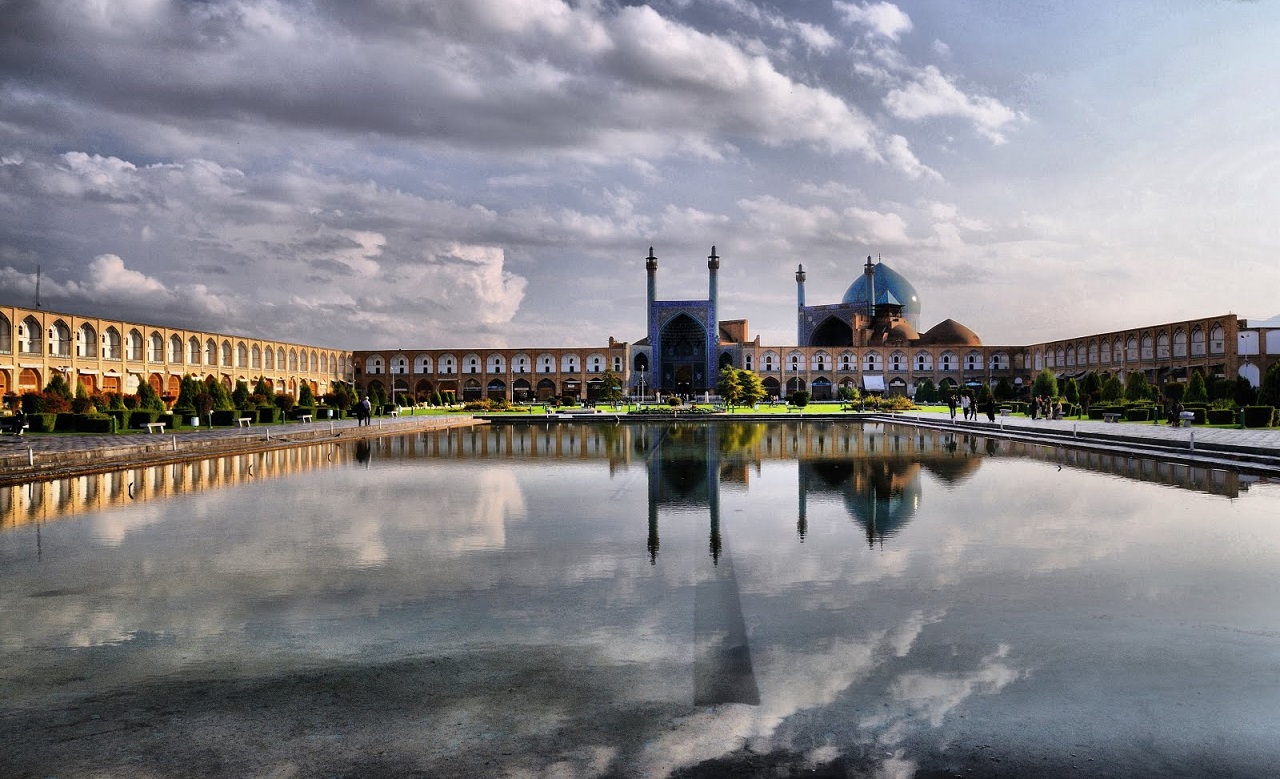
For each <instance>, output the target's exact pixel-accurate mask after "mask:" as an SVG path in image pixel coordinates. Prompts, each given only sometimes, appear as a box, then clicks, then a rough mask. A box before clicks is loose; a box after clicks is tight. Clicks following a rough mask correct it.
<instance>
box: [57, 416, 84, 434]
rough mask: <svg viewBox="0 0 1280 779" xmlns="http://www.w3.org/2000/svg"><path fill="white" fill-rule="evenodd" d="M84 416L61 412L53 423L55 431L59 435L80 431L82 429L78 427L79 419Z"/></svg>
mask: <svg viewBox="0 0 1280 779" xmlns="http://www.w3.org/2000/svg"><path fill="white" fill-rule="evenodd" d="M83 416H85V415H84V414H72V413H70V412H68V411H60V412H58V414H57V415H56V418H55V419H54V421H53V429H54V430H55V431H57V432H59V433H70V432H72V431H75V430H79V429H80V428H79V427H78V426H77V422H78V420H79V418H80V417H83Z"/></svg>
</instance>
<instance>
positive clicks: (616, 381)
mask: <svg viewBox="0 0 1280 779" xmlns="http://www.w3.org/2000/svg"><path fill="white" fill-rule="evenodd" d="M600 381H602V382H603V385H602V386H601V388H600V400H603V401H604V402H605V403H620V402H622V400H623V399H625V398H626V396H627V394H626V392H625V391H623V389H622V379H620V378H619V377H618V374H616V373H614V372H613V371H610V370H606V371H605V372H604V375H603V376H601V377H600Z"/></svg>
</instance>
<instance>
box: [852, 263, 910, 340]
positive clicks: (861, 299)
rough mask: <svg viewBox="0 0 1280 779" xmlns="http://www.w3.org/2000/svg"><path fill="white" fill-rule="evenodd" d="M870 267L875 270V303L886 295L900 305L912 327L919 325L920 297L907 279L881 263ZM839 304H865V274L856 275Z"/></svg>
mask: <svg viewBox="0 0 1280 779" xmlns="http://www.w3.org/2000/svg"><path fill="white" fill-rule="evenodd" d="M872 267H873V268H874V269H875V270H874V271H873V273H874V276H875V280H876V302H877V303H879V302H880V301H881V300H883V299H884V298H885V295H886V294H888V295H889V296H890V300H894V301H896V302H897V303H899V304H901V305H902V315H903V316H905V317H906V318H907V319H908V320H910V322H911V323H912V325H917V324H919V321H920V296H919V295H917V294H916V288H915V287H913V286H911V282H909V281H907V277H906V276H903V275H902V274H901V273H898V272H897V271H896V270H894V269H893V268H890V267H889V266H888V265H885V264H884V263H883V262H878V263H876V264H875V265H873V266H872ZM841 302H843V303H853V304H855V305H865V304H866V302H867V276H866V274H865V273H859V274H858V278H856V279H854V281H853V283H852V284H850V285H849V289H847V290H845V293H844V299H843V300H842V301H841Z"/></svg>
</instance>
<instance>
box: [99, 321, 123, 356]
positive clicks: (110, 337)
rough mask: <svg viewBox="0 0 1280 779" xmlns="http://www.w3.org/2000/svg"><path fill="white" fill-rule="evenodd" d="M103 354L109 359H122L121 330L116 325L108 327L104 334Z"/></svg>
mask: <svg viewBox="0 0 1280 779" xmlns="http://www.w3.org/2000/svg"><path fill="white" fill-rule="evenodd" d="M102 356H103V358H104V359H107V360H118V359H120V331H119V330H117V329H115V327H108V328H107V332H105V333H103V334H102Z"/></svg>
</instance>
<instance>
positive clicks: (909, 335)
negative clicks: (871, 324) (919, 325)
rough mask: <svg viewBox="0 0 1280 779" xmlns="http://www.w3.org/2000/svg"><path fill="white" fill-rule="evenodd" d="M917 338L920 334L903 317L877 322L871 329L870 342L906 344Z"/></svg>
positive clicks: (917, 339)
mask: <svg viewBox="0 0 1280 779" xmlns="http://www.w3.org/2000/svg"><path fill="white" fill-rule="evenodd" d="M919 340H920V334H919V333H917V332H916V329H915V328H914V327H912V326H911V323H910V322H908V321H907V320H905V319H892V320H890V321H888V322H879V323H877V324H876V326H875V328H874V329H872V331H871V343H874V344H907V343H915V342H916V341H919Z"/></svg>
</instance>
